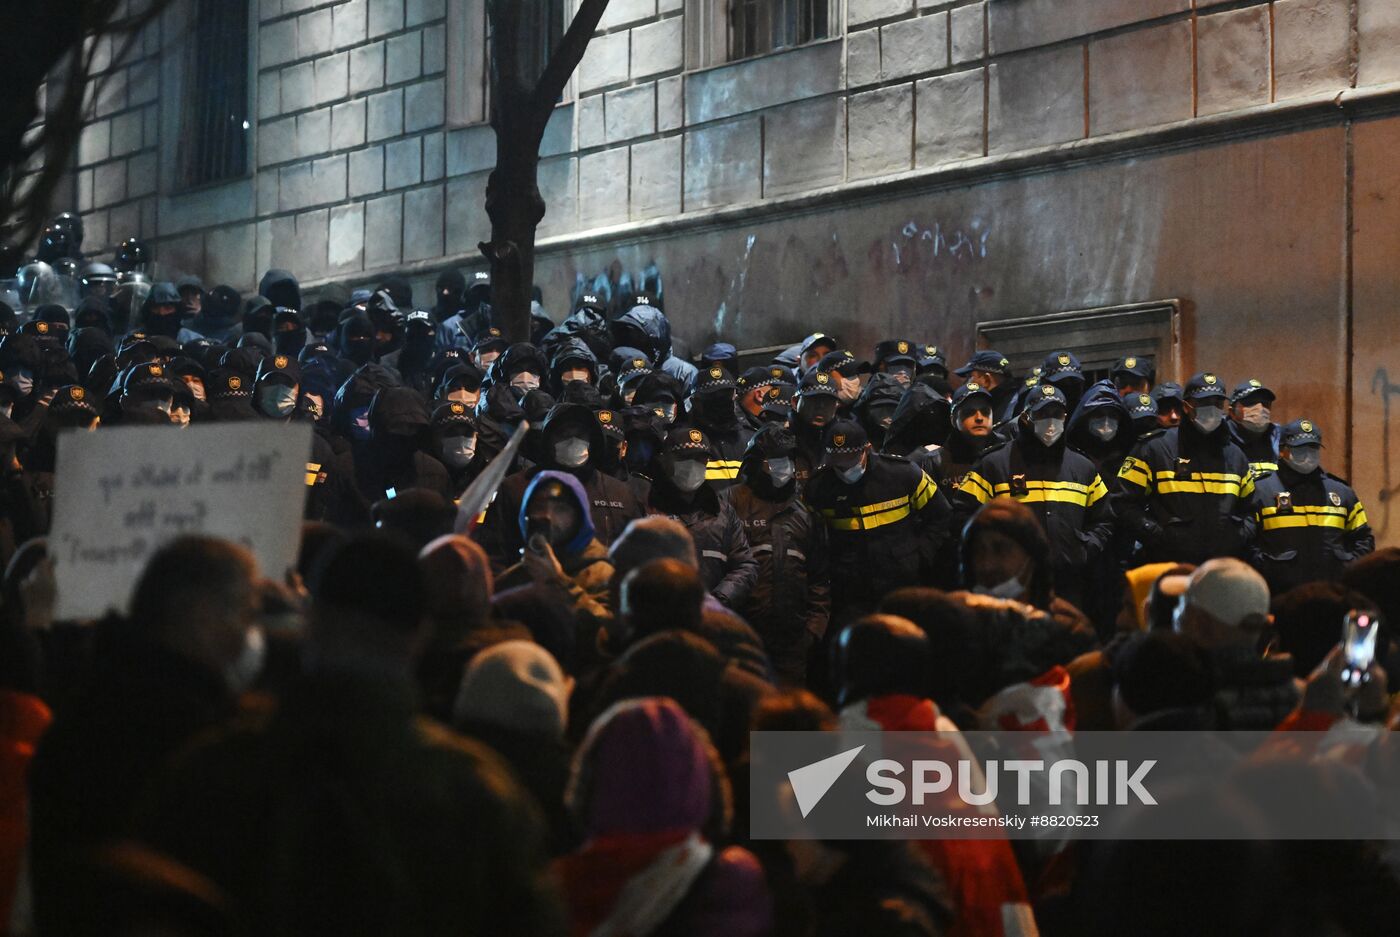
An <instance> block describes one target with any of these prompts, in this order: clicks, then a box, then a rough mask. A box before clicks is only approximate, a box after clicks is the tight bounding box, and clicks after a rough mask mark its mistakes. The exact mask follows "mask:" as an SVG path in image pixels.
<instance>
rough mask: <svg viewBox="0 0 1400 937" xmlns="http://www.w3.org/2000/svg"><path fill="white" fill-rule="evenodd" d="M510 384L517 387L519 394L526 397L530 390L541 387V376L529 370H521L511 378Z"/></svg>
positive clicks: (516, 391)
mask: <svg viewBox="0 0 1400 937" xmlns="http://www.w3.org/2000/svg"><path fill="white" fill-rule="evenodd" d="M510 386H511V387H513V388H515V393H516V395H517V396H520V397H524V396H525V395H526V394H528V393H529V392H530V391H532V390H539V389H540V376H539V375H538V374H531V373H530V372H529V371H521V372H520V373H519V374H517V375H515V377H513V378H511V379H510Z"/></svg>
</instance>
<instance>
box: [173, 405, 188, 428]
mask: <svg viewBox="0 0 1400 937" xmlns="http://www.w3.org/2000/svg"><path fill="white" fill-rule="evenodd" d="M170 422H172V423H174V424H175V425H176V426H189V425H190V411H188V410H186V409H185V408H184V407H176V408H175V409H173V410H171V411H170Z"/></svg>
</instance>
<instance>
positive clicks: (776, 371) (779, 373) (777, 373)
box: [768, 368, 783, 377]
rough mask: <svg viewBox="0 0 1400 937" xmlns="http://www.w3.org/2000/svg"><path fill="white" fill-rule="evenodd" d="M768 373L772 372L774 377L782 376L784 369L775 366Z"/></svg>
mask: <svg viewBox="0 0 1400 937" xmlns="http://www.w3.org/2000/svg"><path fill="white" fill-rule="evenodd" d="M768 373H769V374H771V375H773V376H774V377H782V376H783V369H782V368H774V369H773V370H771V371H769V372H768Z"/></svg>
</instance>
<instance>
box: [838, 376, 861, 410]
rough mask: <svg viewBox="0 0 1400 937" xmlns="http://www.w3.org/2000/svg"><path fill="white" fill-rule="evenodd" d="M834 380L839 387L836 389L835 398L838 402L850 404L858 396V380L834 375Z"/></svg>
mask: <svg viewBox="0 0 1400 937" xmlns="http://www.w3.org/2000/svg"><path fill="white" fill-rule="evenodd" d="M836 380H837V382H838V383H840V385H841V386H840V387H838V388H837V389H836V396H837V398H838V399H839V400H841V401H843V402H845V403H852V402H854V401H855V399H856V398H857V397H859V396H860V378H858V377H842V376H841V375H839V374H838V375H836Z"/></svg>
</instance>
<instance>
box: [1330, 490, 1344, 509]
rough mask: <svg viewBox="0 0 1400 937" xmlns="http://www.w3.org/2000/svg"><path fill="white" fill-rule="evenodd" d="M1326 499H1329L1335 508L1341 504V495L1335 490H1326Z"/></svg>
mask: <svg viewBox="0 0 1400 937" xmlns="http://www.w3.org/2000/svg"><path fill="white" fill-rule="evenodd" d="M1327 500H1328V501H1331V502H1332V506H1333V507H1335V508H1339V507H1341V506H1342V496H1341V495H1339V494H1337V493H1336V492H1335V491H1329V492H1327Z"/></svg>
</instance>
